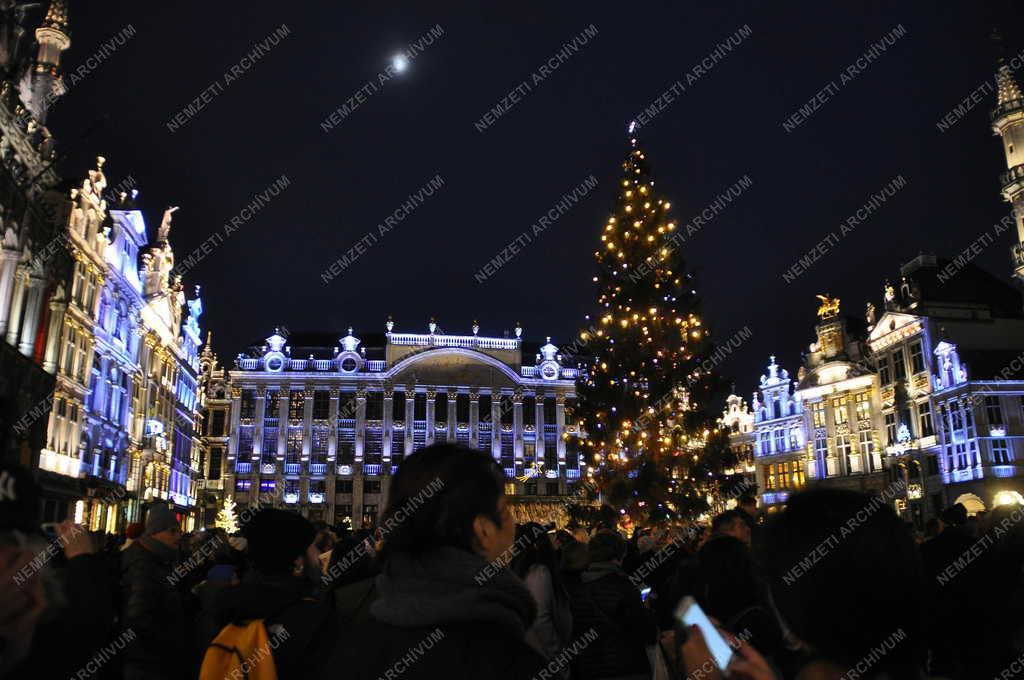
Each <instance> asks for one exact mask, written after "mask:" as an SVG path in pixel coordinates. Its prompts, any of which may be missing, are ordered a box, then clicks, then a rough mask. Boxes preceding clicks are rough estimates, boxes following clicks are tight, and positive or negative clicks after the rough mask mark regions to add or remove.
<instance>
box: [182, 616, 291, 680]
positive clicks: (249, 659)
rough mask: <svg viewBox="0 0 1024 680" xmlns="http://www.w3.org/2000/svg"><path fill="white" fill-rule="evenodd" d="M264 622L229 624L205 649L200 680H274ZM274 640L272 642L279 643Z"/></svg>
mask: <svg viewBox="0 0 1024 680" xmlns="http://www.w3.org/2000/svg"><path fill="white" fill-rule="evenodd" d="M264 621H265V619H253V620H251V621H247V622H243V623H242V624H235V623H229V624H228V625H226V626H224V628H223V630H221V631H220V633H219V634H218V635H217V637H216V638H214V640H213V642H211V643H210V646H209V647H207V648H206V654H205V655H204V656H203V665H202V666H201V667H200V669H199V680H224V678H244V679H245V680H277V667H276V666H275V665H274V654H273V649H274V647H276V646H277V644H276V643H275V644H272V643H271V640H270V636H269V635H267V627H266V625H265V624H264ZM279 639H280V638H278V637H277V636H275V641H276V640H279Z"/></svg>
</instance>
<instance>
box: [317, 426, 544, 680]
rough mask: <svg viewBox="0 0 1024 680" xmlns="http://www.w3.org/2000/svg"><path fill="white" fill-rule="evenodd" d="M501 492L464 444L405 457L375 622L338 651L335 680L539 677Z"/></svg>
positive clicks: (530, 615) (386, 519)
mask: <svg viewBox="0 0 1024 680" xmlns="http://www.w3.org/2000/svg"><path fill="white" fill-rule="evenodd" d="M504 489H505V477H504V474H503V471H502V469H501V468H500V467H499V466H498V465H497V463H495V461H494V459H493V458H492V457H491V456H490V455H488V454H486V453H483V452H480V451H474V450H472V449H469V448H466V447H463V446H461V445H456V444H448V443H445V444H433V445H431V446H428V447H426V448H424V449H421V450H420V451H418V452H416V453H414V454H413V455H411V456H410V457H409V458H407V459H405V461H404V462H403V463H402V465H401V466H400V467H399V469H398V472H397V473H396V474H395V475H394V476H393V477H392V478H391V489H390V494H389V500H388V506H387V508H386V509H385V511H384V513H383V515H382V517H381V523H382V524H381V526H382V527H383V528H384V529H385V530H386V531H385V533H384V535H383V541H382V545H381V550H380V553H379V554H378V559H379V561H380V564H381V574H380V576H379V577H378V578H377V590H378V593H379V594H378V599H377V601H376V602H374V603H373V604H372V605H371V607H370V614H371V617H372V620H371V621H370V622H368V623H367V624H365V625H363V626H360V627H359V628H358V629H357V630H355V631H351V633H348V634H346V637H345V639H343V640H338V641H337V642H336V643H335V645H334V646H335V648H336V656H335V657H334V658H332V661H331V664H330V668H332V669H334V671H335V676H334V677H339V678H340V677H344V678H346V679H349V678H352V679H355V680H363V679H370V678H379V677H387V675H388V674H391V675H398V674H401V677H402V678H403V680H417V679H421V678H429V679H433V678H442V677H444V678H496V679H498V680H506V679H508V680H513V679H516V680H518V679H522V680H526V679H527V678H534V677H536V676H537V673H538V672H539V671H540V670H541V668H543V667H545V666H546V664H547V661H546V660H545V659H544V658H543V657H542V656H541V655H540V654H538V653H537V652H536V651H535V650H534V649H533V648H532V647H531V646H530V645H529V644H528V643H527V641H526V631H527V630H528V629H529V628H530V626H531V625H532V624H533V621H534V619H535V618H536V605H535V604H534V601H533V597H532V596H531V594H530V591H529V589H527V587H526V585H525V584H524V583H523V582H522V581H521V580H520V579H519V578H518V577H517V576H516V575H515V574H513V573H512V572H511V571H509V570H508V569H507V568H505V566H504V565H506V564H507V562H508V560H509V557H510V556H511V553H510V550H511V548H512V546H513V542H514V539H515V530H516V527H515V522H514V520H513V518H512V513H511V510H510V508H509V505H508V503H509V499H508V498H507V497H506V496H505V494H504ZM410 650H417V651H415V652H410ZM411 653H412V654H413V657H410V654H411ZM412 659H414V661H413V660H412ZM549 672H552V671H549Z"/></svg>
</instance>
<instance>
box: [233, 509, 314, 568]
mask: <svg viewBox="0 0 1024 680" xmlns="http://www.w3.org/2000/svg"><path fill="white" fill-rule="evenodd" d="M242 535H243V536H244V537H245V538H246V540H247V541H248V552H249V559H250V560H251V561H252V564H253V566H254V567H255V568H256V569H257V570H258V571H260V572H261V573H263V574H267V575H289V574H291V573H293V571H294V570H295V568H296V561H297V560H298V559H299V558H301V557H303V556H305V555H306V552H307V551H308V549H309V546H310V545H312V544H313V540H314V539H315V538H316V529H314V528H313V525H312V524H311V523H310V522H309V520H308V519H306V518H305V517H303V516H302V515H298V514H296V513H294V512H287V511H285V510H275V509H267V510H263V511H261V512H258V513H256V515H255V516H254V517H253V518H252V519H251V520H249V522H248V523H247V524H246V525H245V526H244V527H243V528H242Z"/></svg>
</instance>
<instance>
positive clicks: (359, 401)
mask: <svg viewBox="0 0 1024 680" xmlns="http://www.w3.org/2000/svg"><path fill="white" fill-rule="evenodd" d="M290 391H291V390H289V389H286V388H282V389H281V390H280V396H279V398H278V409H277V418H278V432H277V447H276V451H277V455H276V456H275V458H276V462H275V465H274V502H275V503H277V502H280V501H281V500H282V499H283V494H284V489H285V481H286V478H287V477H286V475H285V472H284V465H283V462H284V460H285V454H286V451H287V436H288V429H289V424H290V422H291V420H290V419H289V417H288V416H289V401H290ZM303 391H304V393H303V397H304V405H303V412H302V415H303V419H302V429H303V440H302V453H301V464H303V467H304V468H305V469H304V470H303V472H302V474H301V476H300V479H299V488H298V493H299V503H300V504H302V505H305V504H306V503H307V500H308V493H309V488H310V482H311V479H310V475H309V469H308V463H309V461H310V459H311V449H312V435H313V406H314V399H315V396H314V395H315V391H314V390H313V389H311V388H308V387H306V388H303ZM329 394H330V397H329V408H328V421H327V422H328V440H327V458H326V464H327V466H328V467H327V474H326V475H325V478H324V487H325V488H324V494H325V498H324V503H323V504H322V506H320V507H323V508H324V509H325V511H326V512H329V513H333V510H334V507H335V494H336V491H335V490H336V475H335V464H336V461H337V454H338V437H339V432H338V429H339V428H338V426H337V423H338V418H339V413H340V401H341V399H340V397H341V393H340V390H339V389H338V388H332V389H330V390H329ZM448 394H449V398H448V400H447V409H446V410H447V413H446V414H445V415H446V420H445V422H446V423H447V439H448V441H455V440H456V431H457V403H456V392H449V393H448ZM406 395H407V398H406V400H405V413H404V419H405V423H406V424H407V425H406V430H405V437H404V442H403V453H404V455H406V456H409V455H411V454H412V453H413V447H414V444H415V442H414V435H413V432H414V430H413V425H412V424H413V422H414V420H415V396H414V395H415V392H414V390H413V389H409V390H407V391H406ZM354 396H355V412H354V414H352V415H353V416H354V417H353V420H354V421H355V422H354V463H355V464H354V465H353V473H358V472H361V471H362V466H363V462H364V460H365V454H366V450H367V442H366V422H367V418H366V400H367V391H366V390H365V389H359V390H357V391H356V392H355V393H354ZM436 396H437V394H436V392H435V391H434V390H428V391H427V392H426V393H425V397H426V414H425V415H426V420H425V427H426V431H425V436H424V443H425V445H429V444H431V443H433V442H434V441H435V437H434V435H435V427H434V426H435V423H436V422H439V420H438V418H437V415H438V414H437V413H436ZM554 398H555V422H554V423H552V424H553V425H556V431H557V432H558V433H561V432H563V431H564V429H565V397H564V395H562V394H557V395H554ZM241 399H242V389H241V388H238V387H235V388H232V391H231V425H230V430H229V432H230V438H229V440H228V447H227V458H226V462H225V468H224V473H223V476H224V479H225V486H226V487H227V488H226V492H227V493H233V492H234V479H235V477H236V474H235V463H236V462H250V463H251V465H252V466H253V468H252V472H253V474H252V475H251V479H252V483H253V485H252V486H250V488H249V499H250V501H249V502H250V504H251V505H255V504H257V503H259V497H260V489H259V480H260V479H261V478H263V477H264V476H263V475H262V474H261V473H260V465H261V462H260V461H261V459H262V451H263V439H264V421H265V419H266V417H267V415H268V414H267V412H266V411H267V389H266V388H260V389H259V390H258V391H257V392H256V400H255V408H254V410H253V416H254V418H253V425H252V427H253V437H252V449H251V450H250V451H239V450H238V446H239V431H240V427H241V420H242V419H241ZM512 403H513V432H514V433H515V437H514V456H515V461H516V462H517V463H519V464H522V463H523V460H524V447H523V404H522V395H521V394H520V393H516V394H514V395H513V398H512ZM535 409H536V411H535V423H536V439H535V442H536V444H535V459H536V460H543V457H544V454H545V438H544V424H545V422H544V402H543V400H539V401H538V402H537V404H536V406H535ZM479 411H480V404H479V393H478V392H477V391H476V390H474V391H472V392H470V393H469V423H468V424H469V428H470V432H469V445H470V446H473V447H477V448H485V447H489V448H490V450H491V453H492V455H493V456H494V457H495V459H500V456H501V416H502V413H501V400H500V393H499V392H495V393H494V394H493V395H492V400H491V413H490V422H491V423H492V427H491V435H490V442H489V443H488V442H482V441H479V435H480V427H479V426H480V412H479ZM346 415H347V414H346ZM394 420H395V419H394V391H393V390H392V389H390V388H386V389H385V390H384V391H383V413H382V418H381V428H382V441H381V474H382V475H384V476H386V475H389V474H390V471H391V460H392V455H391V454H392V437H393V429H394ZM555 447H556V454H557V460H558V462H559V464H560V467H564V462H565V442H564V440H563V439H562V438H561V437H560V436H558V437H557V438H556V442H555ZM351 481H352V484H353V489H352V499H353V508H352V512H353V518H354V519H355V520H357V521H358V519H359V518H360V517H361V516H362V505H363V487H364V478H363V475H362V474H353V475H352V478H351ZM386 487H387V485H386V484H383V485H382V490H381V496H380V501H379V502H380V504H381V506H383V505H384V504H385V503H386V501H387V499H386ZM310 507H316V506H310ZM378 509H379V508H378ZM328 519H332V518H328Z"/></svg>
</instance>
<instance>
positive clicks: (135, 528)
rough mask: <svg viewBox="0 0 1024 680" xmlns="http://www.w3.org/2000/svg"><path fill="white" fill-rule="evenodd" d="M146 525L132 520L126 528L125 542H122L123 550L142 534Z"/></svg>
mask: <svg viewBox="0 0 1024 680" xmlns="http://www.w3.org/2000/svg"><path fill="white" fill-rule="evenodd" d="M144 529H145V527H144V526H143V525H142V524H141V523H140V522H132V523H131V524H129V525H128V526H127V527H125V529H124V543H122V544H121V550H127V549H128V546H130V545H131V544H132V543H134V542H135V541H136V540H137V539H138V538H139V536H141V535H142V531H143V530H144Z"/></svg>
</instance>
